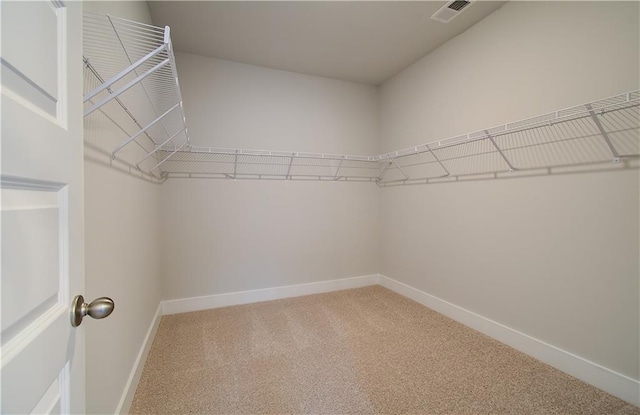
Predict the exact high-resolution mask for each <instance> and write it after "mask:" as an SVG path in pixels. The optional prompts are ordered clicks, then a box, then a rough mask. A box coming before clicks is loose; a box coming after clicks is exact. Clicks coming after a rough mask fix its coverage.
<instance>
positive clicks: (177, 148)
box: [149, 141, 189, 171]
mask: <svg viewBox="0 0 640 415" xmlns="http://www.w3.org/2000/svg"><path fill="white" fill-rule="evenodd" d="M187 143H189V142H188V141H185V142H184V143H182V144H181V145H180V147H176V148H175V150H173V151H172V152H171V154H169V155H168V156H167V157H165V158H163V159H162V160H161V161H160V162H158V164H156V165H155V166H153V167H152V168H151V169H150V170H149V171H151V170H155V169H157V168H158V167H160V166H162V163H164V162H165V161H167V160H169V159H170V158H171V157H173V155H174V154H176V153H177V152H178V151H180V150H182V147H184V146H186V145H187Z"/></svg>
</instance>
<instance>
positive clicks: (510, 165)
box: [484, 130, 518, 171]
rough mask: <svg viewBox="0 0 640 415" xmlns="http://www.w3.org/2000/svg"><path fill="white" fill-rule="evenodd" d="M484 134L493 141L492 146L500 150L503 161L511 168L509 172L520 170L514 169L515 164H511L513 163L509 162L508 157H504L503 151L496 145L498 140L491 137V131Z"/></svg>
mask: <svg viewBox="0 0 640 415" xmlns="http://www.w3.org/2000/svg"><path fill="white" fill-rule="evenodd" d="M484 132H485V133H486V134H487V138H488V139H489V141H491V144H493V146H494V147H495V148H496V150H498V153H499V154H500V157H502V160H504V162H505V163H507V166H509V170H510V171H515V170H518V169H516V168H515V167H513V164H511V162H510V161H509V159H508V158H507V156H505V155H504V153H503V152H502V149H501V148H500V147H498V144H497V143H496V140H494V139H493V136H491V134H489V131H487V130H484Z"/></svg>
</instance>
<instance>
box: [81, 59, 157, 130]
mask: <svg viewBox="0 0 640 415" xmlns="http://www.w3.org/2000/svg"><path fill="white" fill-rule="evenodd" d="M168 63H169V59H165V60H163V61H162V62H160V63H159V64H157V65H155V66H154V67H153V68H151V69H149V70H148V71H146V72H145V73H143V74H142V75H140V76H138V77H136V78H135V79H133V80H131V81H129V82H128V83H127V84H126V85H124V86H123V87H122V88H120V89H118V90H117V91H115V92H114V93H113V94H109V95H108V96H106V97H104V98H103V99H101V100H100V101H98V102H97V103H95V104H93V106H91V107H89V108H87V109H86V110H85V111H84V116H85V117H86V116H87V115H89V114H91V113H92V112H94V111H95V110H97V109H99V108H101V107H102V106H103V105H105V104H106V103H108V102H109V101H111V100H112V99H115V98H116V97H117V96H119V95H120V94H122V93H123V92H125V91H127V90H128V89H129V88H131V87H133V86H134V85H136V84H137V83H138V82H140V81H142V80H143V79H144V78H146V77H147V76H149V75H151V74H152V73H154V72H155V71H157V70H158V69H160V68H162V67H163V66H165V65H166V64H168Z"/></svg>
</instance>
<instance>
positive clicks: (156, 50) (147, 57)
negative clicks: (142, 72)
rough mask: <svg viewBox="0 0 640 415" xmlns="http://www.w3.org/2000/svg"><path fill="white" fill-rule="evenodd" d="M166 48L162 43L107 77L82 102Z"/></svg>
mask: <svg viewBox="0 0 640 415" xmlns="http://www.w3.org/2000/svg"><path fill="white" fill-rule="evenodd" d="M166 48H167V45H166V44H164V45H162V46H160V47H158V48H156V49H154V50H153V51H151V53H148V54H147V55H146V56H144V57H142V58H140V59H139V60H138V61H136V62H135V63H134V64H133V65H130V66H129V67H127V68H126V69H125V70H123V71H121V72H119V73H118V74H116V75H115V76H114V77H113V78H111V79H109V80H108V81H106V82H105V83H103V84H102V85H100V86H99V87H97V88H95V89H94V90H93V91H91V92H89V93H88V94H87V95H85V96H84V98H83V101H82V102H87V101H88V100H90V99H91V98H93V97H95V96H96V95H98V94H99V93H100V92H102V91H104V90H105V89H109V88H111V86H112V85H113V84H115V83H116V82H118V81H119V80H121V79H122V78H124V77H125V76H127V75H128V74H129V73H131V72H133V71H135V70H136V69H137V68H138V67H139V66H140V65H142V64H143V63H145V62H146V61H148V60H149V59H151V58H153V57H154V56H156V55H157V54H158V53H160V52H162V51H163V50H165V49H166Z"/></svg>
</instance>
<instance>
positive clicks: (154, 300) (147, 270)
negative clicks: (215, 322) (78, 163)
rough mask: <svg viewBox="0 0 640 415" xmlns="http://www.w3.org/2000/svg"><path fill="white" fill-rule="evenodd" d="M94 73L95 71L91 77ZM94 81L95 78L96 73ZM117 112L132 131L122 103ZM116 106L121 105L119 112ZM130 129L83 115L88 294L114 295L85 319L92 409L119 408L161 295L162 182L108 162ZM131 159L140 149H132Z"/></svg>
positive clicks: (124, 6) (132, 11)
mask: <svg viewBox="0 0 640 415" xmlns="http://www.w3.org/2000/svg"><path fill="white" fill-rule="evenodd" d="M84 9H85V10H91V11H95V12H100V13H110V14H111V15H113V16H118V17H125V18H129V19H132V20H137V21H141V22H147V23H150V22H151V19H150V16H149V12H148V9H147V5H146V3H145V2H104V3H103V2H85V3H84ZM88 79H90V78H88ZM90 82H92V81H90ZM110 110H111V115H112V116H114V117H115V119H116V120H117V121H119V122H122V124H123V125H124V126H125V127H126V128H127V129H129V133H132V132H134V131H135V130H134V127H135V126H132V125H131V122H129V123H128V124H127V123H126V120H127V117H126V115H125V114H124V112H123V111H122V110H119V109H118V108H116V107H115V106H114V107H111V108H110ZM117 111H120V112H119V113H118V112H117ZM124 138H126V137H125V135H124V133H123V132H122V131H121V130H120V129H119V128H117V127H116V126H115V125H114V124H113V123H112V122H111V121H109V120H108V119H107V118H106V117H105V116H104V115H102V114H100V112H95V113H93V114H92V115H90V116H89V117H87V118H86V119H85V221H86V222H85V241H86V258H85V261H86V292H85V293H84V294H85V298H86V299H87V300H89V301H90V300H92V299H93V298H95V297H100V296H109V297H111V298H113V299H114V300H115V303H116V307H115V311H114V312H113V314H112V315H111V316H109V318H107V319H105V320H101V321H92V320H91V319H88V320H85V322H84V323H83V324H82V327H84V328H85V330H86V332H87V341H86V356H87V361H86V370H87V373H86V381H87V408H86V409H87V413H93V414H95V413H114V412H115V411H116V409H117V407H118V405H119V402H120V399H121V397H122V394H123V392H124V389H125V386H126V384H127V381H128V379H129V375H130V373H131V370H132V368H133V365H134V362H135V360H136V357H137V354H138V351H139V350H140V348H141V346H142V344H143V340H144V338H145V335H146V333H147V331H148V329H149V326H150V324H151V322H152V320H153V317H154V315H155V313H156V310H157V308H158V304H159V302H160V299H161V283H160V269H159V259H160V258H159V254H160V249H159V243H158V241H159V228H158V224H159V223H160V220H159V196H160V186H158V185H157V184H153V183H149V182H147V181H144V180H141V179H138V178H135V177H133V176H131V175H129V174H126V173H123V172H121V171H120V170H118V169H114V168H112V167H109V166H108V162H109V155H108V153H109V152H110V151H111V150H112V149H113V148H114V147H115V145H116V144H117V143H119V142H120V141H121V140H123V139H124ZM123 156H124V159H125V161H128V162H132V161H133V160H134V158H132V157H135V156H137V155H136V154H134V153H132V152H130V151H126V152H124V153H123Z"/></svg>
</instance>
